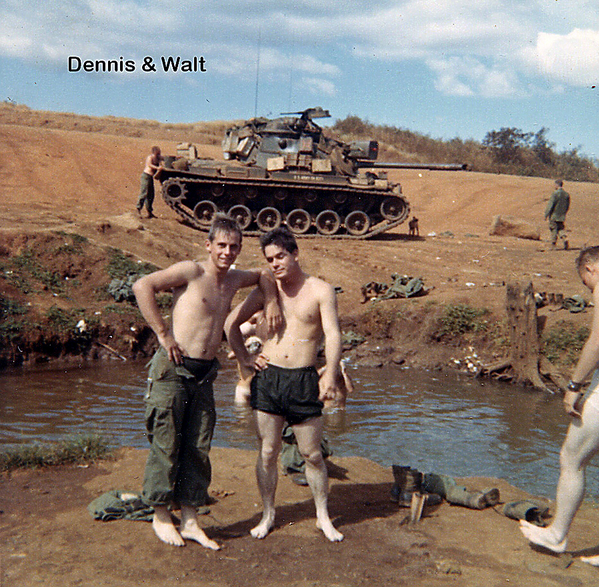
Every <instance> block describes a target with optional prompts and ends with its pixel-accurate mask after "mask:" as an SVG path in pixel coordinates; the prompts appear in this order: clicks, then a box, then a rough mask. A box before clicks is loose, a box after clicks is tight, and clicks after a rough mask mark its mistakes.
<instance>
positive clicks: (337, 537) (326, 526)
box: [316, 520, 343, 542]
mask: <svg viewBox="0 0 599 587" xmlns="http://www.w3.org/2000/svg"><path fill="white" fill-rule="evenodd" d="M316 527H317V528H318V529H319V530H322V532H323V534H324V535H325V536H326V537H327V538H328V539H329V540H330V541H331V542H341V541H342V540H343V534H341V532H339V530H337V528H335V526H333V523H332V522H331V520H324V521H322V522H321V521H320V520H317V521H316Z"/></svg>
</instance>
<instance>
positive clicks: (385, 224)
mask: <svg viewBox="0 0 599 587" xmlns="http://www.w3.org/2000/svg"><path fill="white" fill-rule="evenodd" d="M169 179H173V180H180V181H183V182H185V183H195V184H204V185H207V186H210V185H213V184H215V183H222V184H224V185H226V186H239V187H241V188H244V187H246V188H247V187H248V186H253V187H257V188H260V187H262V188H268V189H278V188H280V189H290V188H295V187H296V185H294V183H290V182H280V181H276V180H275V181H273V180H272V179H268V180H264V181H259V180H255V179H254V180H248V179H244V180H243V181H236V180H232V179H230V178H218V177H210V178H198V177H194V176H191V175H187V174H185V173H181V174H177V175H172V176H170V177H169V178H168V179H166V180H165V181H164V183H166V182H167V181H168V180H169ZM297 188H298V189H306V188H313V189H315V190H317V191H319V192H329V193H335V192H345V193H347V194H356V193H358V194H359V193H360V191H361V189H360V188H356V187H352V186H343V185H339V186H336V185H335V186H329V185H318V184H316V185H314V184H311V185H309V186H307V185H305V184H301V183H297ZM161 191H162V197H163V199H164V201H165V203H166V204H167V205H168V206H169V207H170V208H172V209H173V210H174V211H175V212H176V213H177V214H178V215H179V216H180V217H181V218H183V219H184V220H185V222H187V223H188V224H190V225H191V226H193V227H194V228H196V229H198V230H201V231H203V232H208V227H206V226H205V225H203V224H201V223H200V222H198V220H197V219H196V217H195V216H194V215H193V213H192V212H190V211H189V208H187V207H186V206H182V205H181V204H180V202H179V201H177V199H176V198H171V197H170V196H169V195H168V194H167V192H166V190H165V189H162V190H161ZM364 193H365V194H367V195H372V196H380V197H385V198H386V197H389V195H390V194H389V193H388V192H385V191H380V190H373V189H366V190H364ZM401 199H402V201H403V202H404V204H405V213H404V214H403V215H402V216H401V217H400V218H398V219H397V220H383V221H382V222H379V223H377V224H375V225H373V226H371V227H370V229H369V230H368V232H366V233H365V234H362V235H353V234H349V233H343V232H336V233H335V234H330V235H328V234H321V233H319V232H316V233H310V234H308V233H305V234H298V233H294V236H295V237H296V238H308V239H309V238H326V239H348V240H366V239H369V238H372V237H373V236H376V235H379V234H382V233H383V232H386V231H388V230H390V229H391V228H394V227H396V226H399V225H400V224H402V223H403V222H405V221H406V220H407V218H408V216H409V213H410V204H409V202H408V201H407V200H406V199H405V198H403V197H401ZM243 234H244V235H246V236H260V235H261V234H264V233H263V232H262V231H260V230H247V229H246V230H244V231H243Z"/></svg>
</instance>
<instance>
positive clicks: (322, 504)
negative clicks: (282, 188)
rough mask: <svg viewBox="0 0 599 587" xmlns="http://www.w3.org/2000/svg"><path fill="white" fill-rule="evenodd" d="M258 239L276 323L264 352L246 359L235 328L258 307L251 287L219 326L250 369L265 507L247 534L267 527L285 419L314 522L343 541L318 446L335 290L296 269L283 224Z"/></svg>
mask: <svg viewBox="0 0 599 587" xmlns="http://www.w3.org/2000/svg"><path fill="white" fill-rule="evenodd" d="M260 242H261V245H262V251H263V253H264V256H265V257H266V261H267V262H268V265H269V266H270V269H271V270H272V272H273V274H274V277H275V280H276V282H277V288H278V293H279V303H280V305H281V309H282V312H283V318H284V324H283V328H282V329H281V330H280V331H279V332H278V333H277V334H275V335H271V336H270V337H269V338H267V339H266V340H265V341H264V348H263V354H261V355H259V356H258V358H252V357H250V355H249V353H248V352H247V349H246V348H245V345H244V342H243V336H242V334H241V331H240V328H239V327H240V325H241V324H242V323H243V322H245V321H246V320H248V319H249V318H250V317H251V316H252V315H253V314H254V313H255V312H257V311H258V310H260V309H261V308H262V307H263V304H264V300H263V295H262V293H261V292H260V290H258V289H255V290H254V291H253V292H252V293H251V294H250V295H249V296H248V298H247V299H246V300H245V301H244V302H243V303H242V304H241V305H239V306H238V307H237V308H235V310H233V312H232V313H231V315H230V316H229V318H228V319H227V322H226V325H225V330H226V332H227V336H228V339H229V344H230V345H231V347H232V349H233V350H234V351H235V354H236V356H237V359H238V361H239V364H240V369H241V371H242V375H244V373H245V375H247V374H251V373H252V372H254V371H255V372H256V374H255V376H254V378H253V379H252V383H251V405H252V408H253V409H254V413H255V416H256V424H257V430H258V437H259V440H260V445H261V446H260V452H259V455H258V463H257V465H256V476H257V480H258V487H259V489H260V494H261V496H262V502H263V505H264V511H263V514H262V519H261V520H260V522H259V524H258V525H257V526H256V527H255V528H253V529H252V531H251V534H252V536H253V537H254V538H264V537H265V536H266V535H267V534H268V533H269V532H270V531H271V530H272V528H273V527H274V523H275V491H276V486H277V458H278V455H279V452H280V450H281V431H282V430H283V426H284V424H285V421H287V422H288V423H289V424H290V425H291V426H292V427H293V432H294V433H295V436H296V439H297V443H298V447H299V450H300V452H301V453H302V455H303V457H304V459H305V461H306V478H307V480H308V484H309V485H310V489H311V490H312V495H313V497H314V503H315V505H316V518H317V523H316V525H317V527H318V528H320V529H321V530H322V532H323V533H324V535H325V536H326V537H327V538H328V539H329V540H330V541H332V542H337V541H340V540H343V534H341V532H339V531H338V530H337V529H336V528H335V527H334V526H333V524H332V522H331V520H330V517H329V513H328V504H327V499H328V475H327V469H326V466H325V463H324V460H323V457H322V452H321V448H320V443H321V439H322V431H323V418H322V407H323V401H324V400H327V399H335V398H336V397H337V395H338V394H339V393H340V381H341V373H340V370H339V361H340V359H341V331H340V328H339V320H338V316H337V302H336V299H335V291H334V289H333V287H332V286H331V285H329V284H328V283H326V282H324V281H322V280H321V279H317V278H316V277H311V276H310V275H307V274H306V273H304V272H303V270H302V268H301V266H300V264H299V260H298V256H299V251H298V248H297V244H296V242H295V238H294V237H293V235H292V234H291V232H289V230H288V229H286V228H283V227H281V228H278V229H275V230H273V231H271V232H269V233H266V234H265V235H263V236H262V238H261V240H260ZM323 336H324V340H325V358H326V368H325V370H324V372H323V374H322V376H321V377H320V381H319V376H318V372H317V370H316V367H315V365H316V357H317V353H318V349H319V347H320V343H321V341H322V338H323Z"/></svg>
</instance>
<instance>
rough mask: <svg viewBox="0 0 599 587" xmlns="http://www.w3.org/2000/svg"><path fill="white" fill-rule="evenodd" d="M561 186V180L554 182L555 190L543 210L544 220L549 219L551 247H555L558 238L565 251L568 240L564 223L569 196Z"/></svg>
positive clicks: (562, 183)
mask: <svg viewBox="0 0 599 587" xmlns="http://www.w3.org/2000/svg"><path fill="white" fill-rule="evenodd" d="M563 186H564V182H563V181H562V180H561V179H556V180H555V187H556V190H555V191H554V192H553V193H552V194H551V198H549V203H548V204H547V208H546V209H545V220H547V219H549V230H550V231H551V246H552V247H555V245H556V243H557V237H558V236H559V237H560V238H561V239H562V240H563V241H564V249H567V248H568V240H567V237H566V234H565V233H564V222H565V221H566V213H567V212H568V209H569V208H570V194H568V192H567V191H565V190H564V188H563Z"/></svg>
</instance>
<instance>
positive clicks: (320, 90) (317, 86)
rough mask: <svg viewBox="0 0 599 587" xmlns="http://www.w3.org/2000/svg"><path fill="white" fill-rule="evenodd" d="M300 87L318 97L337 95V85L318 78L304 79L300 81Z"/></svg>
mask: <svg viewBox="0 0 599 587" xmlns="http://www.w3.org/2000/svg"><path fill="white" fill-rule="evenodd" d="M299 85H300V87H302V88H303V89H305V90H307V91H308V92H309V93H311V94H314V95H316V96H327V97H332V96H334V95H335V94H336V93H337V89H336V88H335V84H334V83H333V82H331V81H330V80H327V79H322V78H317V77H304V78H302V79H301V80H300V83H299Z"/></svg>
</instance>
